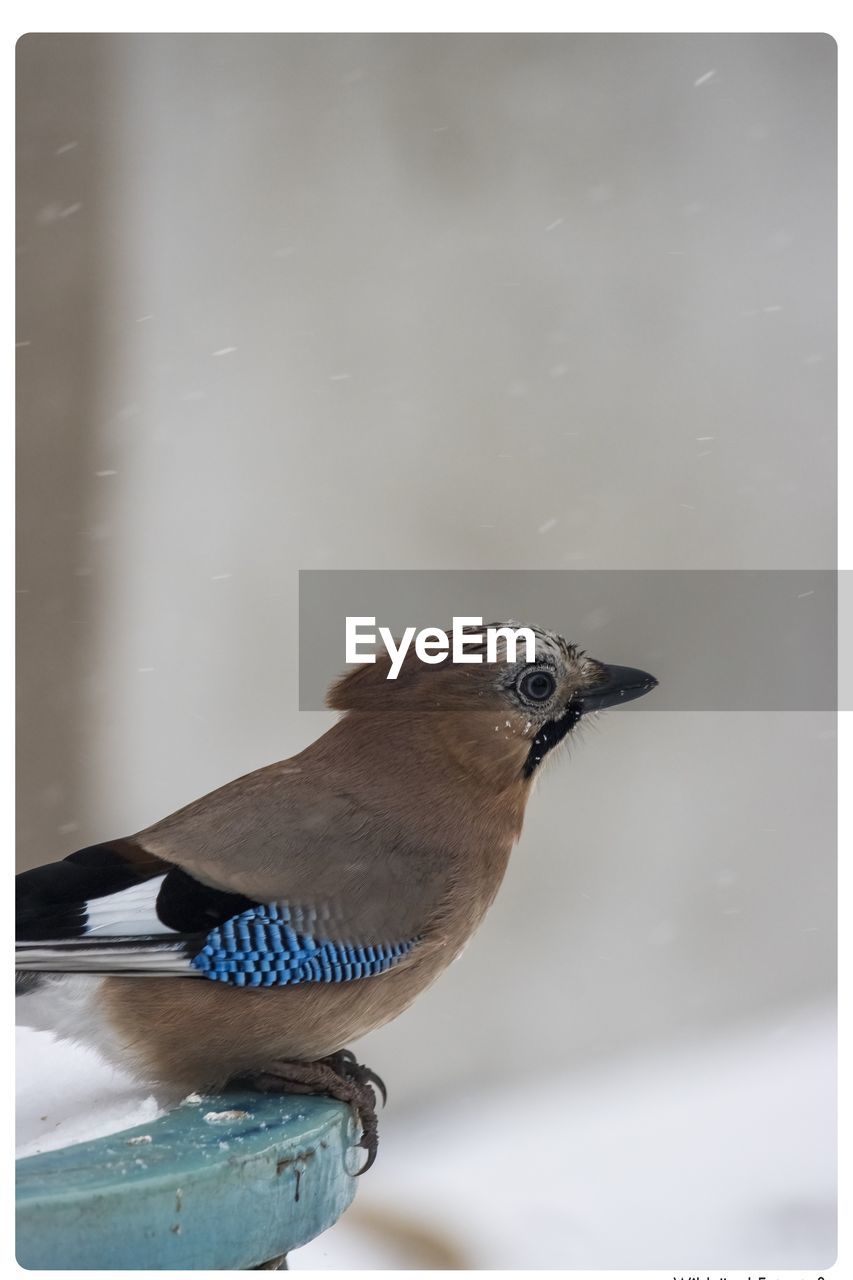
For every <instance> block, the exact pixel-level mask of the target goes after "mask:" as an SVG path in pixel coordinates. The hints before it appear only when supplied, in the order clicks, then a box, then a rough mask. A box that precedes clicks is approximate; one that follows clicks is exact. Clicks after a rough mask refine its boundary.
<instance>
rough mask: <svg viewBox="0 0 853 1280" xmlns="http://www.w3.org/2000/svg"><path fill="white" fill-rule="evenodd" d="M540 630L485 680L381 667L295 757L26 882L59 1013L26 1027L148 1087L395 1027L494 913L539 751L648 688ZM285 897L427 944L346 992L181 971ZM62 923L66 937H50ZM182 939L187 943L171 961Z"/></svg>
mask: <svg viewBox="0 0 853 1280" xmlns="http://www.w3.org/2000/svg"><path fill="white" fill-rule="evenodd" d="M536 634H537V654H536V661H535V662H534V663H532V664H527V663H525V662H523V661H518V662H515V663H510V662H508V661H507V660H506V655H505V654H504V655H503V658H502V660H501V661H499V662H498V663H491V664H488V663H483V664H482V665H479V666H475V665H465V666H462V665H454V664H453V663H450V662H447V663H445V664H443V665H441V666H425V665H423V664H422V663H420V662H419V661H418V660H417V659H416V658H414V657H413V656H410V657H409V658H407V660H406V662H405V664H404V666H403V669H402V671H401V673H400V676H399V678H398V679H397V680H396V681H394V682H391V681H388V680H386V678H385V677H386V674H387V663H383V662H382V661H377V662H376V663H375V664H372V665H365V666H362V667H358V668H356V669H355V670H354V671H352V672H350V673H348V674H347V675H345V676H344V677H342V678H341V679H340V680H339V681H338V682H337V683H336V684H335V685H334V686H333V688H332V690H331V692H330V695H329V703H330V705H331V706H332V707H334V708H336V709H338V710H340V711H342V712H343V715H342V717H341V719H340V720H339V721H338V723H337V724H335V725H334V726H333V727H332V728H331V729H330V730H329V731H328V732H327V733H325V734H324V735H323V736H322V737H321V738H319V739H318V740H317V741H316V742H313V743H312V744H311V745H310V746H308V747H306V749H305V750H304V751H302V752H300V753H299V754H298V755H296V756H293V757H292V758H291V759H289V760H286V761H282V762H279V763H277V764H273V765H270V766H268V767H267V768H264V769H259V770H257V771H256V772H254V773H250V774H248V775H246V776H245V777H243V778H239V779H237V780H236V781H234V782H230V783H228V784H227V785H226V786H224V787H220V788H219V789H218V790H216V791H214V792H212V793H210V794H209V795H207V796H204V797H202V798H201V799H200V800H196V801H194V802H193V803H192V804H189V805H187V806H186V807H185V808H183V809H180V810H179V811H178V812H177V813H174V814H172V815H170V816H169V817H167V818H164V819H163V820H162V821H160V822H156V823H154V824H153V825H152V826H150V827H147V828H146V829H145V830H143V831H140V832H139V833H138V834H137V835H135V836H134V837H132V838H131V840H129V841H127V842H118V843H116V844H113V845H106V846H98V847H97V848H96V849H95V850H86V851H83V852H82V853H81V854H78V855H76V858H77V861H76V862H75V861H74V858H73V857H72V859H71V860H70V863H71V865H70V867H66V864H65V863H59V864H54V865H55V867H59V868H62V867H66V871H65V872H63V873H62V877H64V878H63V880H62V884H58V882H57V885H54V883H53V881H52V880H51V875H52V874H53V873H52V871H51V869H49V868H41V869H39V871H38V872H34V873H28V874H29V876H30V880H29V881H28V880H27V876H26V875H25V876H23V877H19V879H20V880H21V881H22V882H23V884H22V888H23V895H22V902H23V906H22V909H21V918H22V922H23V923H22V930H23V940H22V942H21V947H20V950H19V955H18V965H19V968H20V969H21V970H22V971H24V972H27V971H29V972H32V973H36V974H38V975H45V974H48V975H50V976H49V977H40V978H39V979H38V980H39V982H40V985H39V987H38V989H37V990H36V991H35V992H34V993H33V995H32V996H31V997H29V1000H30V1001H31V1002H33V1004H34V1005H38V1003H39V1000H40V999H41V1002H42V1007H44V1008H47V1007H48V1006H49V1005H50V1004H51V1002H52V1007H53V1008H54V1009H57V1008H58V1009H59V1010H60V1012H59V1013H58V1014H54V1015H53V1021H52V1022H51V1020H50V1015H45V1014H36V1015H35V1016H34V1017H33V1018H32V1019H31V1021H32V1022H33V1024H34V1025H52V1026H53V1027H54V1029H57V1030H59V1031H60V1032H62V1033H64V1034H72V1035H77V1036H78V1037H79V1038H92V1039H96V1040H97V1041H98V1043H99V1044H100V1045H101V1047H102V1048H103V1049H104V1050H105V1051H106V1052H108V1053H110V1054H111V1055H112V1056H113V1057H115V1058H117V1059H118V1060H119V1061H121V1062H122V1064H123V1065H124V1066H125V1067H130V1068H132V1069H134V1070H136V1071H138V1072H139V1073H140V1074H141V1075H143V1076H145V1077H147V1078H151V1079H154V1080H159V1081H165V1082H169V1083H174V1084H177V1085H180V1086H181V1087H182V1088H196V1089H212V1088H217V1087H219V1086H221V1085H223V1084H224V1083H225V1082H226V1081H227V1080H229V1079H230V1078H232V1077H234V1076H235V1075H239V1074H243V1073H245V1072H249V1071H262V1070H264V1069H266V1068H267V1067H268V1066H269V1065H270V1064H274V1063H276V1062H278V1061H280V1060H300V1061H306V1060H313V1059H317V1058H321V1057H325V1056H327V1055H330V1054H332V1053H334V1052H335V1051H336V1050H339V1049H341V1048H342V1047H343V1046H344V1045H346V1044H347V1043H348V1042H349V1041H350V1040H352V1039H356V1038H357V1037H359V1036H361V1035H363V1034H365V1033H366V1032H368V1031H370V1030H372V1029H373V1028H375V1027H378V1026H380V1025H382V1024H383V1023H385V1022H387V1021H389V1020H390V1019H392V1018H394V1017H396V1016H397V1015H398V1014H399V1013H401V1012H402V1011H403V1010H404V1009H405V1008H406V1007H407V1006H408V1005H409V1004H411V1002H412V1001H413V1000H414V999H415V998H416V996H417V995H418V994H419V993H420V992H421V991H423V990H424V989H425V988H426V987H428V986H429V985H430V984H431V983H432V982H433V981H434V980H435V979H436V978H437V977H438V975H439V974H440V973H441V972H442V970H443V969H445V968H446V967H447V965H448V964H449V963H450V962H451V961H452V960H453V959H454V957H455V956H456V955H458V954H459V952H460V950H461V949H462V948H463V946H464V945H465V943H466V942H467V941H468V939H469V938H470V936H471V934H472V933H473V932H474V930H475V929H476V928H477V926H478V924H479V923H480V921H481V920H482V918H483V915H484V913H485V912H486V911H487V909H488V907H489V905H490V904H491V902H492V901H493V899H494V897H495V894H496V893H497V891H498V888H499V886H500V883H501V879H502V877H503V874H504V871H505V869H506V865H507V861H508V859H509V856H510V852H511V850H512V847H513V845H514V843H515V842H516V841H517V839H518V837H519V834H520V832H521V826H522V822H523V818H524V811H525V807H526V804H527V801H528V798H529V796H530V792H531V789H532V785H533V782H534V780H535V778H536V776H537V772H538V765H539V762H540V760H541V759H542V757H543V756H544V755H545V754H546V753H547V751H548V750H550V749H551V747H552V746H554V745H557V744H558V743H559V742H560V741H561V740H562V739H563V738H565V737H566V736H567V735H568V734H569V733H570V732H571V729H572V728H573V727H574V725H575V723H576V722H577V720H578V719H579V718H580V717H581V715H583V714H584V713H585V712H586V711H587V710H590V709H593V710H594V709H599V708H600V707H602V706H607V705H614V704H615V703H617V702H620V701H623V700H628V699H629V698H632V697H636V696H639V694H640V693H643V692H646V691H647V690H648V689H650V688H651V687H653V685H654V683H655V682H654V680H653V679H652V677H649V676H646V675H645V674H644V673H643V672H636V671H630V670H628V669H623V668H608V667H605V666H603V665H602V664H601V663H598V662H596V661H594V660H592V659H590V658H587V657H586V656H585V655H584V654H583V653H581V652H579V651H578V650H577V649H575V648H574V647H573V646H571V645H569V644H567V642H566V641H564V640H562V638H561V637H559V636H555V635H553V634H551V633H548V632H541V631H537V633H536ZM542 694H546V695H547V696H540V695H542ZM176 869H177V870H176ZM56 874H57V875H59V873H56ZM39 875H41V879H40V880H39V878H38V877H39ZM99 876H103V877H106V879H105V881H104V883H105V884H106V883H107V881H109V877H113V879H112V880H111V881H109V892H103V893H98V891H97V888H98V877H99ZM69 877H70V878H71V879H72V880H74V881H75V884H76V886H77V887H76V888H75V887H74V886H73V885H72V886H71V887H70V888H69V884H68V879H69ZM123 877H124V879H123ZM163 877H165V879H163ZM78 879H79V884H78V883H77V880H78ZM161 882H162V883H161ZM149 884H151V885H158V884H160V888H159V890H158V894H157V899H156V904H157V905H156V909H157V915H158V917H160V918H161V919H162V918H163V917H165V926H164V927H163V928H162V929H161V931H160V933H159V934H158V935H157V937H156V938H153V939H152V933H153V932H154V931H153V930H149V931H148V932H146V927H147V926H146V925H140V926H139V928H137V929H135V930H134V929H132V928H127V927H125V928H124V929H123V928H122V927H121V925H120V921H119V918H118V916H116V917H115V918H113V917H111V916H110V914H109V912H110V911H113V912H115V910H116V907H115V906H114V905H113V904H115V903H117V902H120V903H122V904H124V905H123V910H125V911H129V910H130V909H131V905H132V904H133V903H137V902H140V901H142V896H141V895H144V893H145V891H146V885H149ZM115 885H118V886H119V887H118V889H116V888H115ZM75 893H76V894H77V899H76V900H75V902H72V901H71V900H70V899H71V898H73V897H74V894H75ZM122 893H124V894H125V896H124V897H122V896H121V895H122ZM170 894H171V898H170V897H169V895H170ZM282 902H284V903H288V904H291V905H294V904H295V906H296V907H298V908H299V909H300V910H302V909H303V908H305V909H308V908H310V910H311V911H314V910H315V908H321V919H322V924H320V923H317V924H316V925H315V926H312V927H314V928H315V929H316V932H317V935H318V937H320V936H324V935H325V936H331V937H334V938H337V939H340V940H342V941H344V942H346V943H347V944H350V945H355V946H363V947H368V946H372V945H374V944H378V943H397V942H403V941H406V940H414V941H413V942H412V945H411V949H410V950H409V951H408V953H407V954H405V955H403V956H401V957H399V958H398V959H397V961H396V962H395V963H394V964H393V966H392V967H390V968H387V969H386V970H385V971H384V972H377V973H374V974H372V975H371V976H366V977H359V978H356V979H352V980H348V981H314V980H305V981H299V982H294V983H293V984H292V985H283V986H277V985H273V986H263V987H256V988H253V989H249V988H244V987H238V986H234V985H231V984H230V983H228V982H223V981H215V982H210V981H205V980H203V978H202V977H201V975H200V974H199V973H198V972H197V971H196V970H194V969H191V968H189V967H188V965H189V962H188V959H187V956H188V955H189V954H190V953H191V952H192V946H200V945H201V942H203V940H204V937H205V935H206V933H207V932H208V930H209V929H210V928H211V927H213V926H214V925H218V924H220V923H221V922H223V921H225V920H228V919H233V918H234V917H236V916H237V915H238V914H239V913H240V912H241V911H243V910H245V907H246V905H247V904H265V903H282ZM75 903H76V905H75ZM81 903H82V906H81V905H80V904H81ZM127 904H131V905H127ZM77 906H80V911H77ZM151 909H152V904H150V903H149V904H148V905H147V907H146V910H148V911H149V913H150V911H151ZM78 916H79V917H80V919H78ZM102 917H103V918H102ZM300 918H301V917H300ZM311 918H313V917H311ZM81 920H82V923H81ZM93 921H95V922H96V925H97V927H95V926H94V925H93V923H92V922H93ZM98 921H100V922H101V923H100V924H97V922H98ZM155 923H156V921H155ZM58 929H64V930H65V932H64V933H62V934H60V938H65V939H67V941H65V942H62V941H56V940H55V939H56V935H57V930H58ZM170 929H171V932H170ZM140 930H141V932H140ZM134 935H136V936H138V938H139V939H140V943H139V946H138V947H135V946H134V944H133V937H134ZM176 938H177V939H179V941H180V943H181V944H182V945H185V946H187V947H190V951H189V952H187V953H186V954H185V953H184V952H180V953H177V952H176V951H175V947H176V946H177V945H178V944H177V943H176V942H174V941H173V939H176ZM51 939H54V941H52V942H51ZM164 939H165V941H164ZM161 972H162V974H163V976H158V975H159V974H160V973H161ZM71 973H73V974H75V975H78V974H79V975H80V977H79V978H75V980H74V981H73V982H72V983H70V985H68V984H67V980H66V984H63V982H62V981H61V980H58V979H57V975H63V974H65V975H67V974H71ZM125 975H126V976H125ZM81 982H82V983H83V984H84V986H83V987H81V985H80V984H81ZM86 984H88V986H86ZM72 988H73V997H72V995H71V994H68V995H66V996H65V997H63V994H62V992H63V990H66V991H67V992H68V993H71V991H72ZM84 988H85V991H88V994H87V995H86V994H84V995H81V994H80V992H81V991H83V990H84ZM46 997H49V999H46ZM63 1001H64V1003H63ZM75 1002H76V1008H77V1025H76V1027H75V1023H74V1012H73V1010H74V1007H75Z"/></svg>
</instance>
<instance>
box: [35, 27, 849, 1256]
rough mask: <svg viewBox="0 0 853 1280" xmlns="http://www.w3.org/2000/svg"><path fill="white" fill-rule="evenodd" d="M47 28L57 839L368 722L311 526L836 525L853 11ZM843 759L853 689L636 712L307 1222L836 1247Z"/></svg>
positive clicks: (576, 796)
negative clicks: (523, 945) (313, 674)
mask: <svg viewBox="0 0 853 1280" xmlns="http://www.w3.org/2000/svg"><path fill="white" fill-rule="evenodd" d="M17 56H18V102H19V114H18V206H19V223H18V314H19V333H18V338H19V343H18V346H19V350H18V357H19V359H18V422H19V434H18V482H19V505H18V519H19V533H18V566H19V567H18V591H19V594H18V617H19V633H18V679H19V770H18V788H19V802H18V819H19V843H18V855H19V867H20V868H24V867H28V866H32V865H35V864H37V863H39V862H44V861H47V860H50V859H52V858H58V857H62V856H63V855H65V854H67V853H69V852H71V851H72V850H73V849H75V848H78V847H80V846H81V845H85V844H87V843H92V842H95V841H98V840H103V839H107V838H110V837H113V836H117V835H120V834H124V833H126V832H128V831H133V830H136V829H139V828H140V827H142V826H144V825H146V824H148V823H150V822H152V821H153V820H155V819H156V818H158V817H160V816H162V815H163V814H165V813H167V812H169V811H170V810H172V809H174V808H177V807H178V806H179V805H181V804H183V803H185V802H186V801H188V800H190V799H192V798H194V797H196V796H197V795H200V794H202V793H204V792H206V791H208V790H211V789H212V788H213V787H215V786H217V785H219V784H221V783H223V782H225V781H226V780H228V779H230V778H232V777H234V776H237V775H238V774H241V773H245V772H247V771H248V770H250V769H253V768H255V767H258V766H260V765H263V764H266V763H268V762H269V761H271V760H275V759H279V758H281V757H283V756H286V755H289V754H291V753H292V752H294V751H296V750H299V749H300V748H301V747H302V746H304V745H305V744H306V743H307V742H308V741H310V740H311V739H312V738H314V737H315V736H316V735H317V734H318V733H320V732H321V731H322V730H323V729H324V728H325V727H326V726H327V725H328V724H329V723H330V722H331V718H330V717H329V716H327V715H326V714H325V713H322V712H310V713H309V712H302V713H300V712H298V710H297V705H298V670H297V647H298V645H297V641H298V636H297V572H298V570H299V569H311V568H314V569H316V568H334V569H392V568H412V569H417V568H460V567H461V568H472V569H473V568H476V569H533V568H536V569H561V568H562V569H568V568H571V569H696V570H701V569H783V568H784V569H827V568H830V569H831V568H833V567H834V565H835V363H834V362H835V328H834V325H835V85H836V81H835V56H836V51H835V45H834V43H833V41H832V40H831V39H830V37H828V36H825V35H817V34H815V35H787V36H770V35H731V36H717V35H698V36H681V35H677V36H666V35H663V36H654V35H647V36H643V35H630V36H629V35H624V36H621V35H614V36H573V35H530V36H526V35H516V36H505V35H470V36H455V35H453V36H449V35H331V36H319V35H306V36H296V35H262V36H259V35H183V36H182V35H164V36H148V35H132V36H115V35H101V36H89V35H61V34H60V35H29V36H25V37H23V39H22V40H21V41H20V42H19V44H18V55H17ZM532 621H536V622H542V623H543V624H544V625H548V622H549V620H548V619H547V618H546V619H533V620H532ZM658 622H659V626H660V627H661V628H666V626H667V619H666V617H660V618H659V619H658ZM572 638H573V639H577V638H579V637H576V636H573V637H572ZM584 639H586V637H584ZM593 652H594V650H593ZM602 656H606V657H613V658H615V660H616V661H621V662H628V663H634V664H636V665H639V666H643V665H644V655H643V654H641V653H619V654H615V655H611V654H608V655H602ZM695 658H696V662H697V664H701V662H702V654H701V652H699V653H696V655H695ZM808 660H809V654H808V653H803V654H802V661H803V662H804V663H807V662H808ZM655 674H656V675H658V676H659V677H660V678H661V680H662V681H665V679H666V673H665V672H663V671H657V670H656V671H655ZM835 781H836V777H835V721H834V716H833V715H832V714H831V713H829V712H826V711H813V712H809V711H799V712H781V711H779V712H772V711H762V712H741V713H718V712H713V713H712V712H686V711H682V712H669V711H668V712H661V711H658V712H656V711H654V710H653V708H652V707H651V706H650V705H648V706H647V704H646V703H642V704H639V706H638V707H637V708H636V710H634V709H632V710H631V711H630V712H628V713H626V714H624V715H622V714H620V715H612V716H609V717H604V718H602V719H601V721H600V722H599V724H598V725H597V727H596V728H595V730H594V731H593V732H589V733H586V734H585V735H584V737H583V740H582V742H581V743H580V744H579V745H578V746H576V747H575V748H574V749H573V751H572V756H571V759H570V760H564V761H563V762H562V765H561V766H560V767H555V768H554V769H552V770H550V771H549V773H548V774H547V776H546V777H545V778H544V779H543V781H542V783H541V785H540V787H539V790H538V794H537V796H536V800H535V803H534V804H533V805H531V809H530V812H529V816H528V820H527V825H526V828H525V832H524V836H523V839H522V842H521V844H520V846H519V848H518V850H517V852H516V853H515V855H514V857H513V861H512V863H511V866H510V870H509V873H508V876H507V880H506V882H505V884H504V887H503V890H502V892H501V895H500V896H499V898H498V900H497V903H496V905H495V907H494V908H493V910H492V912H491V914H490V916H489V917H488V918H487V920H486V923H485V925H484V926H483V928H482V930H481V932H480V934H479V935H478V937H477V939H476V940H475V942H474V943H473V944H472V945H471V947H470V948H469V949H468V950H467V951H466V953H465V955H464V957H463V958H462V959H461V960H460V961H459V963H458V964H456V965H454V966H453V968H452V969H451V970H450V971H449V972H448V973H447V974H446V975H445V976H444V978H443V979H442V981H440V982H439V983H438V984H437V985H436V987H435V988H433V990H432V991H430V992H429V993H427V994H426V995H425V996H424V997H423V998H422V999H421V1000H420V1002H419V1003H418V1004H417V1005H416V1006H415V1007H414V1008H413V1009H412V1010H411V1011H410V1012H409V1013H408V1014H407V1015H405V1016H404V1018H402V1019H401V1020H400V1021H399V1022H398V1023H396V1024H393V1025H392V1026H390V1027H387V1028H385V1029H383V1030H382V1031H380V1032H377V1033H375V1034H374V1035H373V1036H371V1037H369V1038H368V1040H366V1041H364V1042H362V1044H361V1045H360V1046H359V1053H360V1056H361V1057H363V1058H364V1059H365V1060H367V1061H369V1062H370V1063H371V1065H373V1066H374V1067H375V1068H376V1069H377V1070H378V1071H380V1072H381V1074H382V1075H384V1076H385V1078H386V1080H387V1081H388V1083H389V1086H390V1092H391V1103H390V1108H389V1110H388V1112H386V1114H385V1117H384V1120H383V1135H384V1138H385V1145H386V1151H385V1152H384V1153H383V1155H384V1159H382V1158H381V1159H380V1162H379V1165H378V1166H377V1169H376V1171H375V1172H374V1173H373V1174H371V1177H370V1179H365V1180H364V1181H365V1186H364V1187H360V1188H359V1196H358V1199H357V1201H356V1204H355V1206H354V1208H353V1209H352V1210H351V1211H350V1213H349V1214H347V1215H346V1217H345V1218H344V1220H343V1221H342V1223H341V1224H339V1225H338V1226H337V1227H336V1228H334V1229H333V1231H332V1232H330V1233H327V1234H326V1235H325V1236H323V1237H322V1238H321V1239H320V1240H318V1241H316V1242H315V1243H314V1244H313V1245H311V1246H309V1247H308V1248H307V1249H305V1250H303V1251H301V1252H300V1253H299V1254H297V1255H295V1256H294V1259H293V1265H294V1266H297V1267H298V1266H305V1267H309V1266H326V1265H328V1266H331V1265H338V1266H355V1265H364V1266H391V1265H396V1264H399V1265H409V1266H414V1265H418V1266H460V1267H479V1266H498V1267H500V1266H515V1265H524V1263H525V1261H527V1262H531V1261H532V1265H537V1266H543V1267H548V1266H550V1267H561V1266H572V1265H586V1266H600V1267H607V1266H618V1265H632V1266H637V1267H642V1266H658V1265H669V1263H670V1262H672V1261H673V1260H674V1259H673V1257H672V1255H671V1253H668V1252H667V1249H668V1247H669V1245H672V1246H673V1248H675V1247H676V1244H677V1245H678V1248H680V1249H681V1253H679V1254H678V1257H677V1259H675V1260H676V1261H678V1262H679V1263H683V1265H694V1266H695V1265H697V1260H698V1263H699V1264H702V1265H705V1264H707V1265H715V1266H729V1267H732V1266H756V1265H765V1266H769V1265H775V1266H779V1267H784V1266H826V1265H828V1263H829V1262H830V1261H831V1259H832V1257H833V1255H834V1203H833V1199H834V1176H835V1175H834V1162H835V1152H834V1133H835V1119H834V1086H833V1072H834V1048H833V1010H834V983H835V976H834V975H835V936H834V920H835ZM509 930H511V931H512V933H513V936H514V937H515V938H516V940H517V939H518V937H519V936H525V935H526V940H527V945H528V946H529V948H530V954H531V956H535V958H536V963H535V966H530V967H527V966H525V968H524V970H523V972H522V971H519V969H518V968H517V967H516V966H515V964H514V961H513V954H511V953H510V951H509V949H507V948H506V947H505V938H506V936H507V933H508V931H509ZM533 968H535V970H536V972H537V973H538V975H539V976H538V977H537V978H536V981H535V983H534V981H533V980H532V978H531V976H530V975H531V971H532V969H533ZM771 1082H772V1087H771ZM596 1118H597V1119H596ZM599 1122H600V1123H599ZM584 1135H585V1136H584ZM738 1162H740V1163H741V1165H742V1172H741V1174H739V1175H738V1179H735V1180H734V1181H732V1178H731V1165H732V1164H736V1163H738ZM687 1164H689V1165H690V1167H691V1174H690V1177H689V1178H688V1177H686V1175H685V1165H687ZM537 1169H538V1170H539V1176H538V1177H535V1176H534V1175H535V1173H536V1171H537ZM744 1170H745V1172H744ZM519 1179H522V1180H523V1181H524V1182H525V1185H526V1186H527V1191H526V1195H527V1197H528V1200H527V1201H525V1200H524V1198H523V1196H522V1198H521V1199H519V1198H518V1197H519V1195H521V1193H520V1192H519V1190H518V1180H519ZM528 1184H529V1185H528ZM640 1187H642V1197H641V1198H640V1199H639V1200H638V1191H639V1189H640ZM591 1189H592V1190H591ZM513 1197H515V1198H513ZM638 1203H641V1204H642V1213H640V1212H639V1211H637V1210H636V1206H637V1204H638ZM630 1205H634V1206H635V1216H634V1217H632V1216H631V1213H630V1212H629V1208H628V1207H629V1206H630ZM522 1210H523V1211H522ZM679 1233H680V1234H679ZM626 1259H627V1260H626ZM691 1260H692V1262H691Z"/></svg>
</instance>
